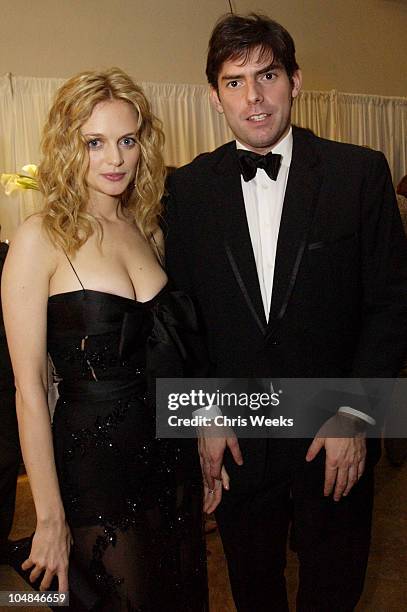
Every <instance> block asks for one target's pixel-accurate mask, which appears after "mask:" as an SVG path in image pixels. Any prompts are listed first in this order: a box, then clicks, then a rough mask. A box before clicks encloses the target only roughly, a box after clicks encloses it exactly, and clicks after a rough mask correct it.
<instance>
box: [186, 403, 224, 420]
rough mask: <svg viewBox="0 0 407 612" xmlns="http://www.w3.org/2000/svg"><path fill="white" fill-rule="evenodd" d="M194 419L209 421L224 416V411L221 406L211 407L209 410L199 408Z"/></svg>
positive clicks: (194, 413)
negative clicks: (202, 418)
mask: <svg viewBox="0 0 407 612" xmlns="http://www.w3.org/2000/svg"><path fill="white" fill-rule="evenodd" d="M192 416H193V417H196V416H197V417H201V416H202V417H206V418H207V419H215V418H216V417H217V416H222V410H221V409H220V408H219V406H215V405H213V406H209V407H208V408H198V410H194V411H193V413H192Z"/></svg>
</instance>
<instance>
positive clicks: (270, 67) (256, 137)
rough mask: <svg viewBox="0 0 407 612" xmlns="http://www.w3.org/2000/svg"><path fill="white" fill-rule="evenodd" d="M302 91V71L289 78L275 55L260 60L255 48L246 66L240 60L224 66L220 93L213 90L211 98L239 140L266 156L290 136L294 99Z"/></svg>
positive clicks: (219, 78) (219, 85)
mask: <svg viewBox="0 0 407 612" xmlns="http://www.w3.org/2000/svg"><path fill="white" fill-rule="evenodd" d="M300 89H301V72H300V71H299V70H296V71H295V72H294V74H293V76H292V77H291V79H289V78H288V76H287V73H286V71H285V69H284V68H283V67H282V66H279V65H277V64H273V58H272V57H271V56H270V57H268V58H267V57H266V58H262V59H261V61H259V49H254V50H253V52H252V54H251V55H250V56H249V58H248V61H247V62H246V63H245V64H242V61H241V60H239V59H231V60H228V61H226V62H224V63H223V64H222V67H221V70H220V72H219V76H218V91H216V89H214V88H211V99H212V103H213V104H214V106H215V108H216V110H217V111H218V112H219V113H224V114H225V117H226V121H227V122H228V124H229V127H230V129H231V130H232V132H233V133H234V135H235V136H236V138H237V140H239V141H240V142H241V143H242V144H243V145H245V146H246V147H247V148H248V149H250V150H251V151H254V152H255V153H260V154H265V153H267V152H268V151H270V149H272V148H273V147H274V146H275V145H276V144H277V143H278V142H280V140H281V139H282V138H284V136H285V135H286V134H287V132H288V130H289V128H290V123H291V105H292V100H293V98H295V97H296V96H297V95H298V93H299V91H300Z"/></svg>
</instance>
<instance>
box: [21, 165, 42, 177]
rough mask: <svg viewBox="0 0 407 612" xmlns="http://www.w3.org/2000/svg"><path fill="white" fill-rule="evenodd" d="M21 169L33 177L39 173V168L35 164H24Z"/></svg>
mask: <svg viewBox="0 0 407 612" xmlns="http://www.w3.org/2000/svg"><path fill="white" fill-rule="evenodd" d="M21 170H22V171H23V172H25V173H26V174H28V176H32V177H33V178H34V177H36V176H37V174H38V168H37V166H36V165H35V164H27V165H26V166H23V167H22V168H21Z"/></svg>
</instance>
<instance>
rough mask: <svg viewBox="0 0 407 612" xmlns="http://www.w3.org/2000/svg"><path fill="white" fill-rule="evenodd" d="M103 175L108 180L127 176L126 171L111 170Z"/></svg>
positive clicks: (116, 179) (115, 180) (117, 179)
mask: <svg viewBox="0 0 407 612" xmlns="http://www.w3.org/2000/svg"><path fill="white" fill-rule="evenodd" d="M102 176H103V177H104V178H105V179H107V180H108V181H113V182H117V181H121V180H122V178H123V177H124V176H126V173H125V172H111V173H108V174H102Z"/></svg>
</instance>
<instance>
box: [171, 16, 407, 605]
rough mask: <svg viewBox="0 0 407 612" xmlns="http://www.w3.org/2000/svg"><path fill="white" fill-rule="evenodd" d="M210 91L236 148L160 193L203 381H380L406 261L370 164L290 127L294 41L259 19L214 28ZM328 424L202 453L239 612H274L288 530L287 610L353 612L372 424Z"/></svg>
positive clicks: (356, 414) (382, 181)
mask: <svg viewBox="0 0 407 612" xmlns="http://www.w3.org/2000/svg"><path fill="white" fill-rule="evenodd" d="M207 76H208V80H209V83H210V87H211V99H212V102H213V104H214V106H215V108H216V109H217V111H218V112H219V113H223V114H224V115H225V118H226V120H227V122H228V124H229V126H230V127H231V129H232V131H233V133H234V135H235V137H236V141H234V142H232V143H228V144H226V145H224V146H222V147H220V148H219V149H217V150H216V151H214V152H213V153H210V154H205V155H202V156H199V157H198V158H197V159H195V160H194V161H193V162H192V163H191V164H189V165H187V166H185V167H184V168H181V169H179V170H178V171H176V172H175V173H174V175H173V176H172V177H171V179H170V181H169V199H168V202H167V221H168V228H167V247H166V252H167V266H168V271H169V274H170V276H172V277H173V278H174V279H175V281H176V283H177V284H178V286H180V287H181V288H183V289H185V290H187V291H189V292H190V293H191V294H192V295H193V297H194V298H195V300H196V302H197V305H198V308H199V311H200V313H201V315H202V318H203V322H204V325H205V330H206V335H207V343H208V347H209V354H210V358H211V361H212V363H213V366H214V368H213V375H214V376H217V377H242V378H244V377H254V378H259V377H276V378H279V377H280V378H288V377H319V378H328V377H331V378H340V377H391V376H395V375H396V374H397V372H398V369H399V367H400V365H401V361H402V357H403V353H404V351H405V348H406V344H407V342H406V338H407V268H406V262H407V257H406V254H407V248H406V242H405V238H404V235H403V231H402V227H401V223H400V217H399V215H398V211H397V207H396V202H395V196H394V190H393V187H392V183H391V178H390V173H389V170H388V167H387V164H386V161H385V159H384V157H383V155H382V154H381V153H378V152H374V151H371V150H369V149H366V148H359V147H355V146H351V145H345V144H340V143H335V142H329V141H327V140H323V139H320V138H318V137H316V136H314V135H313V134H312V133H311V132H310V131H307V130H302V129H299V128H295V127H291V106H292V103H293V100H294V99H295V98H296V97H297V96H298V93H299V91H300V88H301V73H300V70H299V68H298V64H297V62H296V59H295V47H294V42H293V40H292V38H291V36H290V35H289V33H288V32H287V31H286V30H285V29H284V28H283V27H282V26H281V25H279V24H278V23H276V22H274V21H272V20H270V19H268V18H267V17H262V16H258V15H251V16H249V17H240V16H238V15H228V16H226V17H224V18H222V19H221V20H220V21H219V22H218V24H217V25H216V27H215V29H214V31H213V33H212V37H211V40H210V43H209V52H208V61H207ZM270 151H272V152H273V156H270V155H267V154H269V153H270ZM338 409H339V410H338V414H337V415H335V416H334V417H332V418H333V419H334V420H335V423H337V424H338V426H340V427H341V426H342V425H343V427H344V429H346V428H347V427H354V431H355V434H354V435H352V436H350V437H342V438H338V437H336V438H332V437H327V436H326V434H324V431H323V430H322V431H319V432H318V435H317V436H316V437H315V438H314V440H313V441H307V440H282V439H280V440H276V439H274V440H273V439H262V440H244V439H242V440H239V442H238V441H237V440H236V438H235V437H233V435H231V436H230V437H228V438H202V439H201V440H200V454H201V462H202V466H203V471H204V475H205V479H206V482H207V484H208V485H209V494H212V495H214V498H215V500H216V502H218V501H219V499H220V491H221V490H220V487H219V485H218V484H217V483H218V482H219V480H217V479H219V478H220V476H221V468H222V466H223V468H224V469H226V471H227V472H228V474H229V477H230V489H229V490H225V491H223V498H222V501H221V502H220V503H219V505H218V508H217V520H218V524H219V528H220V532H221V536H222V540H223V545H224V549H225V553H226V556H227V560H228V567H229V576H230V580H231V585H232V591H233V596H234V599H235V603H236V607H237V610H238V611H239V612H265V611H266V610H267V611H273V612H287V610H288V604H287V595H286V588H285V579H284V568H285V552H286V545H287V533H288V529H289V523H290V519H291V518H293V530H294V532H293V535H294V542H295V547H296V550H297V552H298V556H299V561H300V572H299V590H298V596H297V610H299V611H301V612H311V611H312V612H328V611H329V612H350V611H351V610H353V609H354V607H355V605H356V603H357V601H358V599H359V597H360V594H361V592H362V588H363V581H364V575H365V569H366V563H367V557H368V549H369V540H370V523H371V510H372V498H373V466H374V464H375V462H376V461H377V459H378V456H379V452H380V451H379V446H378V441H377V440H369V441H368V444H366V443H365V436H364V435H363V433H361V429H363V428H365V427H366V428H367V427H370V426H371V425H373V424H374V423H375V414H374V413H371V412H370V413H367V412H362V411H360V410H358V409H357V408H355V407H354V406H347V407H340V406H338ZM366 446H367V447H368V449H367V453H366ZM242 458H243V463H242ZM207 494H208V492H207Z"/></svg>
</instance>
